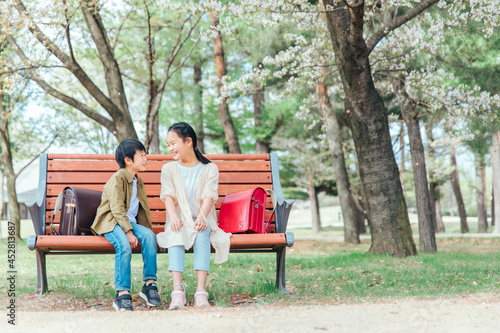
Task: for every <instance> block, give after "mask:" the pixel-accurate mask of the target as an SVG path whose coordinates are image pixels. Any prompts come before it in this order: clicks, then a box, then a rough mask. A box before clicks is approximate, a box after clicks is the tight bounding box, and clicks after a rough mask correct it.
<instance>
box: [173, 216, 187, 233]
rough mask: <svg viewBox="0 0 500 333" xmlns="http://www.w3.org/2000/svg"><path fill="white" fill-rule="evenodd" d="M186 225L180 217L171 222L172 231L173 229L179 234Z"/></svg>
mask: <svg viewBox="0 0 500 333" xmlns="http://www.w3.org/2000/svg"><path fill="white" fill-rule="evenodd" d="M183 225H184V222H182V220H181V219H180V218H178V217H175V218H173V219H172V220H171V221H170V229H172V231H173V232H179V231H181V227H182V226H183Z"/></svg>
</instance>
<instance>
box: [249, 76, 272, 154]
mask: <svg viewBox="0 0 500 333" xmlns="http://www.w3.org/2000/svg"><path fill="white" fill-rule="evenodd" d="M253 87H254V89H253V116H254V119H255V128H256V129H257V130H258V129H259V128H261V127H262V112H263V111H262V107H263V106H264V104H265V102H266V95H265V89H264V87H262V86H261V84H260V81H259V80H258V79H255V78H254V79H253ZM270 151H271V147H270V143H269V141H268V140H266V138H264V139H263V138H261V137H260V136H259V135H256V138H255V152H256V153H257V154H269V152H270Z"/></svg>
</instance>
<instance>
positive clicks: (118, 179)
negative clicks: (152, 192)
mask: <svg viewBox="0 0 500 333" xmlns="http://www.w3.org/2000/svg"><path fill="white" fill-rule="evenodd" d="M136 177H137V198H138V199H139V211H138V213H137V223H139V224H140V225H143V226H145V227H147V228H149V229H151V230H152V229H153V227H152V224H151V213H150V211H149V204H148V197H147V195H146V189H145V188H144V182H143V180H142V179H141V178H140V177H139V176H136ZM132 187H133V178H132V175H131V174H130V173H129V172H128V171H127V169H125V168H121V169H120V170H118V171H117V172H115V174H114V175H113V176H111V178H110V179H109V180H108V182H107V183H106V184H105V185H104V190H103V192H102V197H101V204H100V206H99V208H97V213H96V217H95V219H94V223H93V224H92V227H91V229H92V232H93V233H94V234H96V235H102V234H105V233H107V232H111V231H113V228H114V227H115V225H116V224H117V223H118V224H119V225H120V227H122V229H123V231H124V232H127V231H129V230H132V229H133V228H132V224H131V223H130V221H129V220H128V217H127V211H128V209H129V207H130V197H131V196H132Z"/></svg>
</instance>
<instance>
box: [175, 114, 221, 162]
mask: <svg viewBox="0 0 500 333" xmlns="http://www.w3.org/2000/svg"><path fill="white" fill-rule="evenodd" d="M170 131H174V132H175V133H177V135H178V136H179V137H180V138H182V140H186V139H187V138H191V140H192V141H193V149H194V154H195V155H196V158H197V159H198V161H200V162H201V163H203V164H208V163H211V161H210V160H209V159H208V158H206V157H205V156H203V154H202V153H201V152H200V151H199V150H198V147H196V143H197V142H198V141H197V138H196V133H195V131H194V129H193V128H192V127H191V125H189V124H188V123H186V122H180V123H175V124H173V125H172V126H170V127H169V128H168V132H170Z"/></svg>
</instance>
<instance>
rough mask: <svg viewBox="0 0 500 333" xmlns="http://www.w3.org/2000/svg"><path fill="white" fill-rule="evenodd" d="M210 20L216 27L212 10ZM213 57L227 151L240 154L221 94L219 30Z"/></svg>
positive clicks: (222, 73)
mask: <svg viewBox="0 0 500 333" xmlns="http://www.w3.org/2000/svg"><path fill="white" fill-rule="evenodd" d="M210 21H211V24H212V26H214V27H216V26H218V25H219V17H218V16H217V14H216V13H215V12H214V11H212V12H210ZM213 41H214V57H215V67H216V69H217V77H218V78H219V82H218V83H217V89H218V91H219V117H220V120H221V123H222V127H223V128H224V134H225V135H226V141H227V144H228V146H229V151H230V153H231V154H241V149H240V144H239V142H238V136H237V135H236V130H235V128H234V124H233V119H232V118H231V115H230V114H229V107H228V105H227V98H226V97H224V96H222V91H221V89H222V79H223V77H224V76H225V75H226V59H225V57H224V48H223V46H222V35H221V33H220V31H218V32H217V36H216V37H214V39H213Z"/></svg>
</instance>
